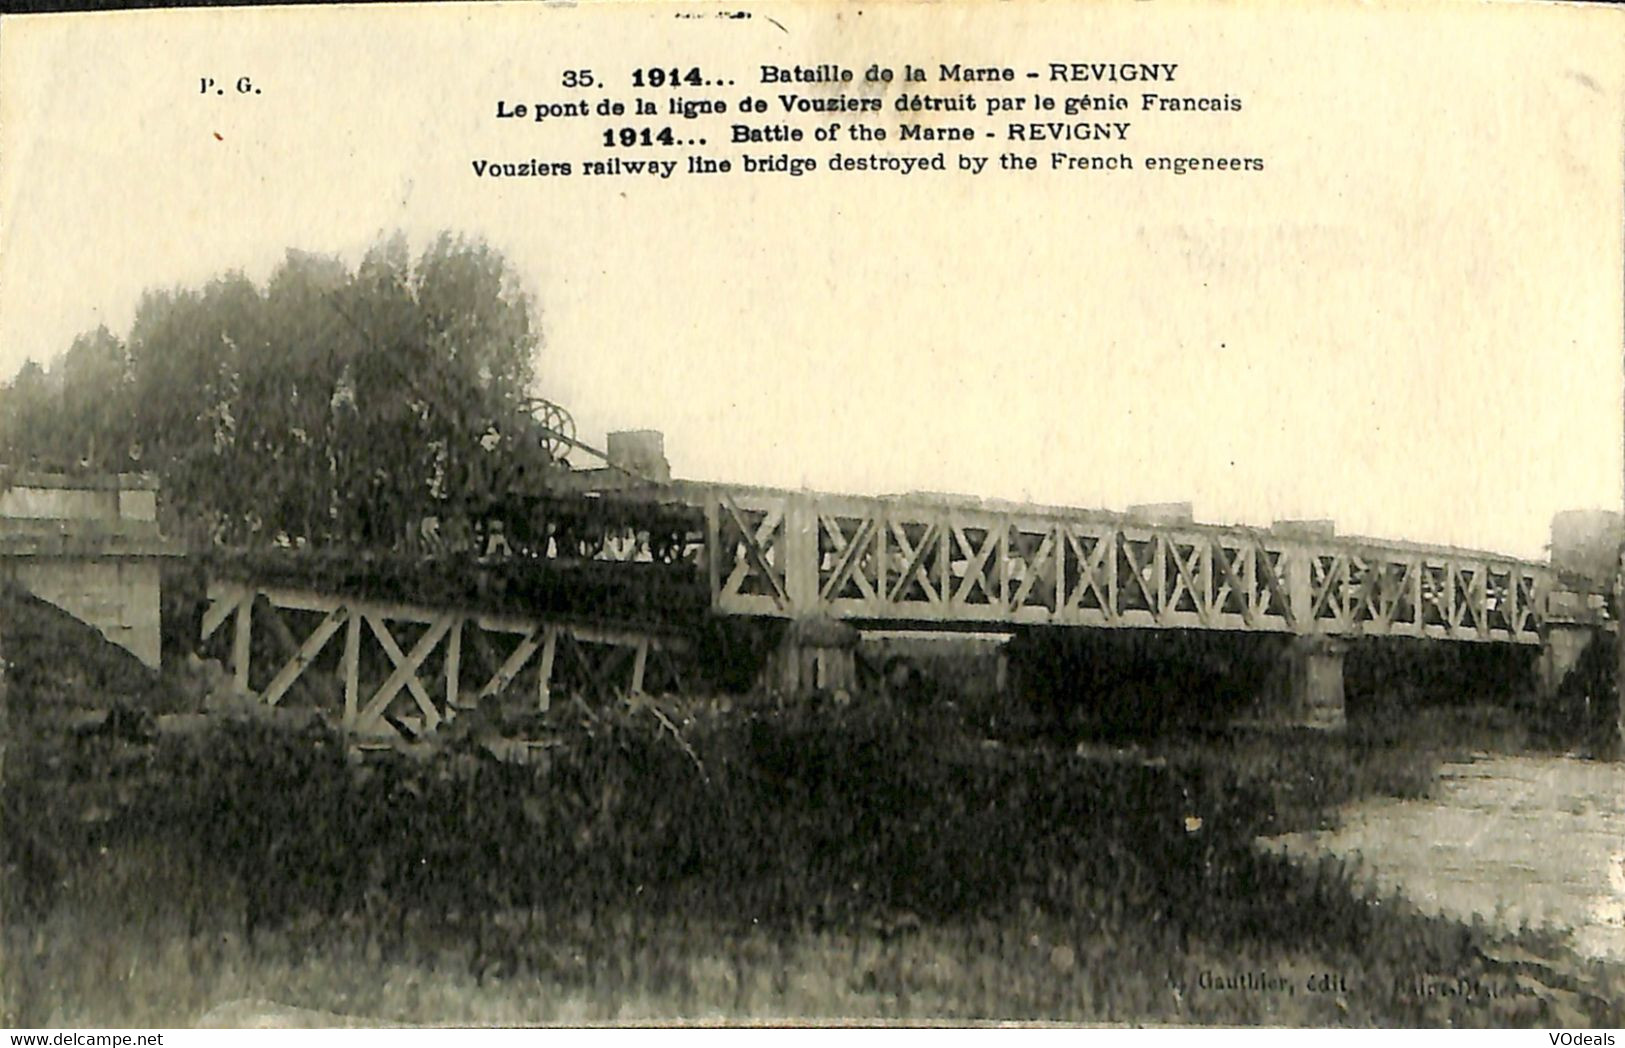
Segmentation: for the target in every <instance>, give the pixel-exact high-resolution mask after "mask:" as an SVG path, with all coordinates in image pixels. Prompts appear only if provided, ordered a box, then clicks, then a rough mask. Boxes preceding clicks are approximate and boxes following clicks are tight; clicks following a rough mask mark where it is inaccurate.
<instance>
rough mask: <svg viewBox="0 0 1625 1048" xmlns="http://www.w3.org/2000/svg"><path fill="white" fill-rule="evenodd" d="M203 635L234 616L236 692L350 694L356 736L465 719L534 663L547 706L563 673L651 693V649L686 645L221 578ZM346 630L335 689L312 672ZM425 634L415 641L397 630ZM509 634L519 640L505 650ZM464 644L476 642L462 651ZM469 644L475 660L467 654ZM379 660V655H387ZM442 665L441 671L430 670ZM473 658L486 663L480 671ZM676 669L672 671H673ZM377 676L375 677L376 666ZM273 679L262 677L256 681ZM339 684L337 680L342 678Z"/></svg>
mask: <svg viewBox="0 0 1625 1048" xmlns="http://www.w3.org/2000/svg"><path fill="white" fill-rule="evenodd" d="M208 601H209V604H208V607H207V609H206V610H205V611H204V614H203V624H202V640H204V641H208V640H209V639H210V638H211V637H213V636H214V635H215V634H216V633H218V632H219V631H220V629H221V627H222V626H225V624H226V623H227V621H228V620H230V621H231V622H232V626H231V628H230V636H231V654H230V656H229V662H230V666H229V669H230V671H231V674H232V679H233V682H234V684H235V686H236V689H237V691H239V692H240V693H243V694H250V695H253V696H254V697H255V698H256V699H258V700H259V701H260V702H263V703H265V704H267V705H272V706H274V705H276V704H277V703H279V702H281V701H282V700H283V698H284V697H286V696H287V695H288V694H289V692H290V691H291V690H293V689H294V688H295V686H296V685H300V686H302V687H304V688H305V689H306V690H307V691H310V692H312V693H313V694H314V696H315V699H316V701H318V702H319V701H322V700H324V699H331V700H332V701H334V702H335V704H337V703H340V702H341V703H342V714H341V722H342V724H343V725H344V727H345V728H346V730H349V731H352V732H356V733H358V734H363V735H367V734H384V733H386V732H387V730H388V726H395V727H396V728H397V730H398V728H399V726H401V725H405V726H408V727H409V728H410V729H411V730H412V731H414V732H417V733H422V732H425V731H430V730H433V729H434V728H435V727H437V726H438V725H440V724H442V723H444V722H446V721H449V720H451V719H453V718H454V717H456V716H457V714H458V712H459V711H460V710H464V709H468V708H471V707H473V706H476V705H478V703H479V702H480V701H482V700H484V699H487V698H490V697H493V696H498V695H502V694H504V693H507V692H509V691H510V689H512V688H513V687H514V685H515V683H516V681H517V680H518V679H519V678H520V676H521V675H522V674H525V673H526V671H527V670H529V671H530V673H529V675H528V676H529V679H532V680H533V681H534V688H535V692H534V695H533V697H532V699H531V700H527V701H533V702H534V704H535V708H536V709H539V710H546V709H547V708H548V706H549V704H550V702H551V697H552V694H553V692H554V691H555V690H556V689H557V688H558V687H559V686H560V685H561V684H563V683H565V678H566V677H568V678H569V680H571V681H573V682H575V684H576V685H577V687H578V689H580V690H585V691H587V692H589V693H590V694H591V695H592V696H593V697H596V698H605V697H610V696H636V695H640V694H642V692H643V691H644V686H645V682H646V673H647V672H648V667H649V666H650V664H651V663H650V660H651V658H653V659H656V660H660V661H661V662H662V664H663V665H665V666H666V667H668V668H670V667H671V663H670V654H671V653H672V652H676V651H681V650H683V648H684V644H683V643H682V641H681V640H680V639H679V638H674V637H667V636H661V635H657V634H652V633H647V632H643V631H639V630H633V629H620V628H612V627H602V626H593V625H585V624H579V623H571V622H564V621H557V622H555V621H547V620H542V619H536V618H531V617H527V616H513V615H490V614H484V613H481V612H477V611H467V610H463V609H448V608H432V607H424V606H417V605H410V604H394V603H386V602H380V601H374V600H362V599H354V598H350V597H343V596H337V595H333V594H327V593H321V592H317V591H312V590H303V589H294V588H287V587H276V586H260V585H256V584H253V583H245V582H237V581H226V580H217V581H214V582H211V583H210V585H209V590H208ZM287 612H297V613H307V614H305V615H304V616H303V617H304V618H305V619H306V620H307V621H309V619H310V618H311V616H310V615H309V614H308V613H319V614H320V615H321V616H322V617H321V618H320V620H319V621H316V622H314V624H313V625H310V626H309V627H308V629H306V630H304V631H301V632H303V636H300V634H299V632H295V630H294V629H293V628H291V627H290V626H289V624H288V621H287V619H288V617H289V616H288V615H286V614H284V613H287ZM256 626H260V627H261V628H263V629H264V630H265V631H266V632H268V633H269V634H271V635H272V637H273V638H275V639H276V641H277V646H278V647H280V649H281V651H282V655H281V656H279V657H275V658H272V659H269V660H267V658H266V654H267V653H266V652H265V651H264V650H263V649H264V648H266V647H267V645H264V644H262V645H260V648H261V650H260V651H258V652H256V649H255V644H254V640H253V638H254V630H255V627H256ZM341 631H342V632H343V633H344V640H343V641H342V642H341V643H342V650H341V653H340V655H339V659H338V670H337V678H338V679H337V681H336V682H334V681H332V680H331V678H330V679H329V680H328V682H327V684H328V685H329V686H328V687H326V688H324V687H323V686H322V683H321V682H313V681H312V680H311V679H310V677H308V676H307V675H306V670H307V669H308V668H309V667H310V666H311V665H312V664H313V663H315V662H316V660H317V659H318V658H319V657H320V656H321V655H322V653H323V651H324V650H325V649H326V647H327V645H328V642H329V641H330V640H332V638H333V637H335V636H337V635H338V634H339V633H340V632H341ZM408 631H412V632H415V633H416V638H415V640H413V641H412V643H411V646H410V649H403V648H402V646H401V640H400V637H401V636H404V635H405V634H406V632H408ZM497 637H502V638H506V640H507V642H509V643H511V644H512V646H511V648H510V649H509V650H508V651H507V652H506V653H505V654H504V653H503V652H502V651H501V648H502V646H503V644H502V642H500V641H498V642H495V643H493V638H497ZM465 642H467V647H466V648H465ZM470 650H471V651H472V653H473V654H475V655H476V656H477V658H475V659H469V658H466V657H465V651H470ZM369 652H370V660H371V661H372V662H373V663H374V664H375V665H387V666H388V668H389V670H388V673H387V675H384V676H382V677H381V679H368V678H367V677H366V676H365V675H364V674H363V672H362V663H363V658H364V656H369ZM380 654H381V655H382V658H381V659H380V658H378V656H379V655H380ZM431 661H432V662H433V670H432V671H430V670H429V669H427V668H426V667H427V666H428V665H429V663H430V662H431ZM475 662H483V663H484V669H483V671H481V670H479V669H476V668H475V666H474V665H472V664H473V663H475ZM673 672H674V671H673ZM372 677H373V678H377V677H378V674H376V673H375V674H373V675H372ZM256 680H259V681H264V683H263V684H258V685H255V684H253V682H254V681H256ZM335 684H336V686H334V685H335Z"/></svg>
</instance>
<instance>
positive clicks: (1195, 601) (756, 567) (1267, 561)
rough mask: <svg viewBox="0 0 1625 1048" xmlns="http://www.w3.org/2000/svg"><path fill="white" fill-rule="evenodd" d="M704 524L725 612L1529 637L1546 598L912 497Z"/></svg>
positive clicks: (1219, 530) (1521, 589) (1511, 586)
mask: <svg viewBox="0 0 1625 1048" xmlns="http://www.w3.org/2000/svg"><path fill="white" fill-rule="evenodd" d="M706 519H707V529H708V535H707V560H708V562H709V566H710V579H711V601H712V606H713V608H714V609H715V610H716V611H718V612H721V613H724V614H735V615H767V616H778V617H809V616H814V617H823V616H827V617H833V618H840V619H854V620H867V621H873V622H887V621H893V622H912V623H947V624H960V623H963V624H975V625H986V626H1007V625H1022V624H1047V625H1062V626H1093V627H1108V628H1110V627H1142V628H1145V627H1150V628H1164V629H1167V628H1173V629H1210V630H1247V631H1260V632H1279V633H1298V634H1311V633H1314V634H1330V635H1342V636H1357V635H1373V636H1414V637H1433V638H1440V639H1448V640H1462V641H1491V642H1501V643H1516V644H1538V643H1539V642H1540V626H1541V621H1542V618H1543V609H1544V600H1545V595H1546V593H1547V592H1548V591H1549V588H1550V573H1549V570H1548V569H1547V568H1546V567H1545V566H1544V565H1540V564H1532V563H1529V562H1525V561H1518V560H1513V559H1511V558H1503V557H1496V556H1494V555H1491V554H1481V553H1472V552H1468V551H1452V550H1443V549H1438V548H1429V547H1411V546H1406V545H1404V544H1398V543H1396V544H1394V545H1392V546H1387V545H1383V544H1380V543H1372V542H1366V541H1355V540H1347V539H1326V540H1315V539H1306V538H1300V537H1296V536H1286V535H1278V534H1274V533H1271V532H1266V531H1260V530H1256V529H1251V528H1242V527H1221V526H1212V525H1191V524H1169V525H1161V524H1149V523H1141V522H1136V521H1129V520H1122V519H1116V518H1104V517H1102V516H1100V515H1092V514H1079V515H1075V516H1074V515H1068V514H1066V513H1064V512H1052V511H1045V512H1038V511H1035V512H1022V511H1007V510H1003V509H984V508H979V507H975V506H962V505H942V504H938V503H935V502H932V501H929V500H920V501H918V502H916V501H915V500H912V499H908V498H858V497H849V496H833V495H823V494H818V493H811V492H788V493H779V492H763V491H751V492H742V491H729V492H723V491H722V490H721V489H718V491H717V493H715V494H713V495H712V496H711V500H710V502H708V504H707V514H706Z"/></svg>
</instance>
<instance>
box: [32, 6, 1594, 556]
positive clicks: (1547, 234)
mask: <svg viewBox="0 0 1625 1048" xmlns="http://www.w3.org/2000/svg"><path fill="white" fill-rule="evenodd" d="M719 10H726V9H719V8H712V7H708V6H706V5H701V4H689V5H684V6H682V7H676V6H673V5H670V4H659V3H656V4H644V5H617V4H603V5H591V6H584V7H542V6H514V7H507V6H500V7H492V6H482V7H480V8H478V9H473V8H463V7H458V6H437V7H412V8H398V9H397V8H385V7H373V6H369V7H361V8H353V9H316V8H302V9H285V10H277V9H257V10H245V9H223V10H215V11H169V12H134V13H121V14H116V15H75V16H39V17H32V18H15V19H13V18H8V19H5V20H4V21H0V377H9V376H10V375H12V374H14V373H15V371H16V370H17V368H18V367H20V366H21V364H22V363H23V361H24V360H25V359H28V358H34V359H38V360H42V361H43V360H46V359H49V358H50V357H51V356H52V355H54V354H55V353H58V352H60V351H61V350H62V349H64V348H66V346H67V345H68V344H69V342H71V340H72V338H73V337H74V335H75V334H77V333H79V332H81V331H85V330H88V329H91V328H94V327H95V326H96V325H98V324H106V325H107V326H108V327H110V328H112V329H113V330H115V331H118V332H121V333H122V332H124V331H127V330H128V327H129V324H130V322H131V320H132V318H133V315H134V310H135V307H136V303H137V302H138V301H139V298H140V296H141V294H142V292H143V291H144V290H145V289H148V288H153V287H173V286H196V285H199V284H202V283H203V282H205V281H207V280H208V279H209V278H211V277H213V276H215V275H218V274H220V273H222V272H224V271H227V270H231V269H240V270H242V271H244V272H245V273H247V274H248V275H249V276H251V277H254V278H256V279H263V278H264V277H266V276H268V275H269V273H270V272H271V271H272V269H273V268H274V267H275V265H276V264H277V262H278V261H279V260H280V259H281V258H282V256H283V254H284V252H285V251H286V249H288V248H298V249H300V250H306V251H315V252H322V253H332V254H338V255H340V256H342V257H344V258H346V259H347V260H349V261H351V262H354V261H355V260H357V259H358V258H359V257H360V255H361V253H362V252H363V251H364V250H365V249H366V247H367V246H368V245H370V244H371V243H373V242H375V241H376V240H377V239H378V238H379V237H380V236H383V235H387V234H389V233H391V232H393V231H396V230H400V231H403V232H405V233H406V234H407V235H408V237H409V238H410V239H411V240H412V242H413V243H414V245H416V246H421V245H423V244H424V243H426V242H427V241H428V239H429V238H430V237H432V236H433V235H434V234H435V233H437V232H438V231H440V230H451V231H453V232H458V233H464V234H468V235H472V236H477V237H481V238H484V239H485V240H486V241H487V242H488V243H490V244H491V245H492V246H493V247H496V248H497V249H498V250H500V251H501V252H502V253H503V254H504V255H505V256H506V257H507V259H508V260H509V262H510V263H511V264H512V265H513V267H514V269H515V270H516V272H517V273H518V274H519V275H520V277H521V279H522V280H523V282H524V284H525V286H526V288H527V289H528V290H529V291H530V293H531V294H532V295H533V296H534V298H535V300H536V302H537V303H538V306H539V311H540V312H539V316H540V325H541V330H542V335H543V346H542V349H541V351H540V355H539V357H538V360H537V364H536V370H537V373H538V376H539V390H538V391H539V392H540V393H541V394H542V395H545V396H547V397H549V398H550V399H553V400H555V401H558V402H560V403H562V404H564V405H566V406H567V407H568V408H569V409H570V410H571V411H572V412H573V413H574V415H575V417H576V419H577V421H578V424H579V426H580V430H581V434H582V435H583V437H585V438H586V439H588V440H590V441H593V442H601V441H602V439H603V434H604V433H605V431H607V430H610V429H635V428H649V429H659V430H662V431H663V432H664V433H665V440H666V448H667V453H668V456H669V457H670V459H671V462H672V466H673V469H674V472H675V473H677V474H678V475H680V476H684V477H689V478H694V479H706V480H718V481H737V482H741V483H752V484H768V485H774V486H783V487H812V488H817V489H824V490H834V491H849V492H861V493H884V492H897V491H909V490H930V491H952V492H961V493H967V494H974V495H981V496H986V497H994V498H1006V499H1028V500H1033V501H1038V502H1043V503H1050V504H1063V505H1077V506H1083V507H1089V508H1104V509H1122V508H1126V507H1127V506H1129V505H1131V504H1134V503H1142V502H1167V501H1187V502H1191V503H1192V504H1193V506H1194V509H1195V513H1196V515H1197V518H1198V519H1199V520H1206V521H1214V522H1235V523H1249V524H1267V523H1269V522H1270V521H1271V520H1273V519H1277V518H1333V519H1335V520H1336V521H1337V526H1338V530H1339V531H1340V532H1343V533H1348V534H1360V535H1370V536H1381V537H1392V538H1406V539H1411V540H1415V541H1421V542H1436V543H1446V544H1454V545H1460V546H1467V547H1472V548H1483V549H1493V550H1498V551H1502V552H1507V553H1511V554H1516V555H1522V556H1540V555H1541V552H1542V547H1543V545H1544V544H1545V542H1546V541H1547V539H1548V526H1549V522H1550V518H1551V516H1552V514H1553V513H1555V512H1557V511H1559V510H1562V509H1567V508H1584V507H1618V506H1619V505H1620V503H1621V497H1622V493H1621V474H1622V454H1621V446H1622V417H1625V415H1622V403H1625V399H1622V385H1625V382H1622V372H1625V369H1622V359H1625V357H1622V352H1625V331H1622V325H1625V248H1622V229H1625V213H1622V201H1625V134H1622V128H1625V33H1622V32H1619V31H1618V29H1619V26H1620V21H1619V17H1620V15H1621V14H1622V12H1617V11H1604V10H1600V9H1589V10H1588V9H1581V8H1573V7H1562V6H1558V5H1545V6H1539V7H1536V6H1533V5H1511V4H1466V3H1462V4H1429V5H1425V6H1414V7H1412V6H1406V5H1398V4H1395V5H1383V4H1361V5H1356V4H1346V5H1345V4H1324V5H1321V6H1319V7H1317V8H1316V9H1315V10H1314V11H1313V12H1307V11H1301V10H1298V9H1297V8H1296V7H1294V6H1289V5H1272V4H1267V3H1248V4H1236V5H1231V6H1228V7H1223V8H1221V7H1218V6H1216V5H1213V6H1202V7H1198V6H1195V5H1187V4H1180V3H1168V4H1164V3H1160V2H1159V3H1157V4H1130V3H1122V4H1115V3H1087V4H1086V3H1043V2H1030V0H1017V2H1013V3H1008V4H999V5H994V4H987V3H964V4H956V3H940V4H903V3H892V4H880V5H874V6H868V7H864V6H860V5H856V4H847V5H841V6H836V5H833V4H823V5H819V4H806V5H789V4H783V5H757V6H754V7H753V8H752V9H751V10H752V13H753V15H754V17H752V18H751V19H721V18H712V17H704V16H707V15H710V14H714V13H715V12H717V11H719ZM679 15H683V16H684V17H678V16H679ZM696 15H698V16H699V17H696ZM1118 59H1124V60H1132V61H1167V62H1178V63H1180V70H1181V72H1180V76H1181V78H1182V79H1181V81H1180V84H1181V87H1182V88H1184V87H1185V85H1189V88H1188V89H1189V90H1190V91H1192V92H1194V93H1200V94H1203V95H1220V94H1228V95H1231V96H1233V97H1238V98H1240V99H1242V100H1243V102H1244V103H1245V106H1244V108H1243V110H1242V111H1241V112H1239V113H1229V114H1225V115H1223V116H1217V117H1216V116H1211V115H1197V114H1176V115H1173V116H1171V117H1164V118H1159V119H1158V120H1156V121H1150V120H1142V119H1139V118H1136V124H1137V128H1136V135H1137V137H1136V139H1135V141H1134V149H1135V151H1137V152H1140V153H1148V152H1152V153H1154V152H1167V153H1174V154H1198V153H1199V154H1217V155H1234V154H1240V155H1246V156H1258V157H1262V158H1263V159H1264V160H1265V161H1266V166H1265V170H1264V171H1263V172H1259V173H1249V174H1247V175H1219V174H1199V175H1184V176H1174V175H1161V176H1159V177H1151V176H1150V174H1149V173H1138V174H1136V175H1133V176H1126V177H1125V176H1120V175H1111V174H1108V173H1101V172H1070V173H1068V172H1063V173H1055V174H1051V173H1050V172H1048V171H1043V172H1039V173H1033V174H1023V173H1001V172H997V171H990V172H987V173H984V174H981V175H969V174H962V173H958V172H950V173H945V174H942V175H915V176H903V175H897V174H893V173H886V172H874V173H866V174H855V173H844V174H843V173H835V172H828V171H819V172H815V173H814V174H811V175H807V176H803V177H800V178H791V177H787V176H767V175H745V174H740V173H735V174H733V175H731V176H694V177H676V178H672V179H670V180H658V179H647V178H637V179H634V178H631V177H620V178H595V179H589V178H585V177H575V178H569V179H553V178H536V179H520V180H508V181H493V180H490V179H480V178H478V177H476V176H474V175H473V174H472V172H471V163H472V161H473V160H476V159H490V160H516V159H528V158H530V157H532V156H534V157H538V158H556V159H569V160H572V161H575V162H578V163H579V161H580V159H581V158H584V157H594V158H597V157H601V156H603V155H604V151H603V149H602V148H601V147H600V146H599V145H598V143H597V141H596V139H597V137H598V135H599V134H601V131H602V129H603V127H604V126H605V122H604V121H602V120H583V121H575V122H555V123H553V124H540V125H538V124H536V123H534V122H531V121H528V120H523V121H522V120H498V119H496V117H495V112H496V107H497V103H498V101H499V100H506V101H508V102H510V103H512V102H516V101H535V100H546V99H559V98H566V97H569V94H568V92H565V91H563V90H562V89H561V88H560V86H559V81H560V78H561V76H562V71H563V70H565V69H570V68H591V69H593V70H595V71H596V72H597V74H598V75H599V76H600V77H603V78H605V79H609V80H611V81H612V83H613V84H615V85H616V86H615V87H614V90H613V94H614V95H615V97H630V96H631V95H633V94H636V93H637V92H634V91H632V90H631V89H630V88H628V87H626V86H625V85H626V77H627V75H628V71H629V70H631V69H633V68H637V67H639V66H662V65H670V64H673V63H682V64H684V65H687V64H690V63H699V64H703V65H704V66H705V68H707V70H720V71H721V72H719V73H718V74H716V75H719V76H720V75H727V76H729V77H732V78H735V79H736V80H737V82H738V84H739V85H746V86H740V87H738V88H737V89H736V90H730V91H729V92H726V95H727V97H730V98H733V97H736V96H737V95H738V94H739V93H741V92H743V91H745V90H747V88H748V87H756V85H755V84H754V83H753V82H752V79H753V78H754V77H755V75H756V70H757V69H758V67H759V66H760V65H761V64H764V63H774V64H791V63H802V64H807V65H812V64H816V63H835V64H844V65H846V66H849V67H852V68H854V69H857V70H862V69H864V68H865V67H866V66H868V65H869V64H871V63H873V62H882V63H886V64H890V65H893V66H897V67H900V66H901V65H902V63H903V62H905V61H911V62H913V64H916V65H920V66H923V67H926V68H931V69H934V68H935V66H936V64H937V63H941V62H950V61H962V62H966V63H975V64H1009V65H1011V66H1013V67H1020V68H1027V67H1029V66H1030V67H1033V68H1047V63H1049V62H1051V61H1057V60H1060V61H1074V60H1075V61H1108V60H1111V61H1115V60H1118ZM241 76H248V77H250V79H251V82H252V84H253V85H254V86H255V87H256V88H258V90H259V94H257V95H256V94H243V95H240V94H238V93H236V92H235V91H234V90H230V88H232V87H234V85H235V81H236V79H237V78H238V77H241ZM204 77H210V78H212V79H213V80H214V81H216V82H217V83H219V84H221V85H224V86H225V87H226V88H228V90H227V94H226V95H224V96H217V95H210V94H208V93H207V92H204V91H202V90H200V84H201V81H202V78H204ZM926 86H927V87H928V88H929V89H930V90H932V91H935V92H939V93H950V88H951V87H952V85H941V84H936V83H932V84H930V85H926ZM1067 88H1068V85H1065V84H1059V85H1048V86H1046V87H1045V90H1047V91H1051V92H1054V93H1059V94H1064V93H1066V90H1067ZM772 90H774V89H772V88H766V87H761V88H759V91H760V93H762V94H764V95H766V94H768V93H769V92H770V91H772ZM889 90H892V91H894V92H895V91H896V90H900V88H897V87H894V88H891V89H889ZM952 90H958V89H957V88H952ZM1071 90H1072V91H1073V92H1076V93H1081V92H1083V91H1086V90H1093V91H1095V92H1096V93H1098V92H1099V90H1101V89H1099V88H1093V89H1092V88H1088V87H1086V86H1083V85H1071ZM595 97H599V96H595ZM888 101H889V96H888ZM899 119H900V118H898V117H896V116H895V115H894V114H893V113H892V112H891V110H890V108H889V107H888V109H887V110H886V113H885V115H884V116H883V117H882V118H880V121H879V123H878V124H877V126H888V127H892V128H893V129H894V131H895V127H896V125H897V123H898V121H899ZM718 126H719V127H720V124H719V125H718ZM809 126H810V125H809ZM979 126H980V125H979ZM988 126H1002V125H998V124H989V125H988ZM772 148H775V149H778V150H782V149H783V147H772ZM820 148H823V149H824V150H825V152H826V153H827V151H828V148H827V147H820ZM844 148H845V149H846V151H848V152H852V153H859V152H870V151H873V150H872V149H868V148H865V147H863V146H861V145H859V144H857V143H848V144H847V145H846V146H845V147H844ZM996 148H997V147H994V146H992V145H991V144H990V145H989V147H988V148H987V149H985V150H984V152H988V153H990V154H991V153H992V152H993V151H994V150H995V149H996ZM951 156H952V154H951V153H950V158H951Z"/></svg>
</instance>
